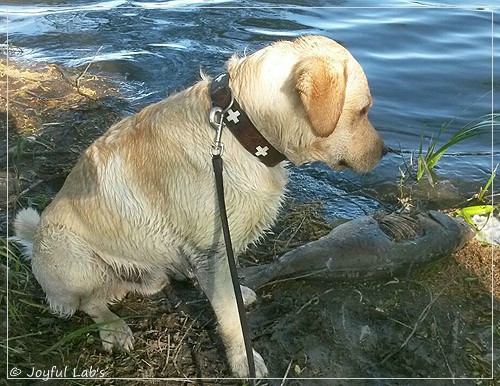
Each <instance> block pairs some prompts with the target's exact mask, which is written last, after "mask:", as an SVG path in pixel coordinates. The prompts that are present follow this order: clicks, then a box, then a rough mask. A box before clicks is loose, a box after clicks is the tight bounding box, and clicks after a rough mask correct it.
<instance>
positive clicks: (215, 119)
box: [208, 93, 234, 156]
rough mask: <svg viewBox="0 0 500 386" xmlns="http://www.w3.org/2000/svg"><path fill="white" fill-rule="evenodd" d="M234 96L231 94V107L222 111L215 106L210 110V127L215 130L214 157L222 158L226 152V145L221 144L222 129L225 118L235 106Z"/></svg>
mask: <svg viewBox="0 0 500 386" xmlns="http://www.w3.org/2000/svg"><path fill="white" fill-rule="evenodd" d="M233 102H234V96H233V93H231V101H230V102H229V105H228V106H227V107H226V108H225V109H222V108H221V107H218V106H214V107H212V108H211V109H210V114H209V115H208V120H209V122H210V125H211V126H212V127H213V128H214V129H215V140H214V144H213V146H212V155H213V156H221V155H222V153H223V152H224V144H223V143H222V142H221V137H222V128H223V127H224V116H225V115H226V113H227V112H228V110H229V109H230V108H231V107H232V106H233Z"/></svg>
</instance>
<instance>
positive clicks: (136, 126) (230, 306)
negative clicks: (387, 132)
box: [14, 36, 383, 377]
mask: <svg viewBox="0 0 500 386" xmlns="http://www.w3.org/2000/svg"><path fill="white" fill-rule="evenodd" d="M227 70H228V72H229V73H230V77H231V82H230V86H231V88H232V90H233V92H234V94H235V97H236V98H237V100H238V101H239V102H240V104H241V105H242V107H243V108H244V109H245V111H246V112H247V114H248V115H249V117H250V118H251V120H252V121H253V123H254V124H255V125H256V127H257V128H258V129H259V130H260V131H261V132H262V134H263V135H264V136H265V137H266V138H267V139H268V140H269V141H270V142H271V143H272V144H273V145H274V146H275V147H276V148H277V149H278V150H279V151H281V152H283V153H284V154H285V155H286V156H287V157H288V159H289V160H290V161H291V162H293V163H295V164H301V163H303V162H308V161H323V162H326V163H327V164H329V165H330V166H332V167H337V168H342V167H344V166H345V165H348V166H349V167H351V168H352V169H354V170H355V171H361V172H364V171H367V170H370V169H371V168H372V167H374V166H375V165H376V163H377V162H378V161H379V159H380V157H381V156H382V149H383V142H382V140H381V139H380V137H379V135H378V134H377V132H376V131H375V130H374V129H373V127H372V126H371V124H370V122H369V121H368V118H367V114H368V109H369V106H371V97H370V94H369V88H368V84H367V81H366V78H365V76H364V73H363V71H362V69H361V67H360V66H359V64H358V63H357V62H356V61H355V60H354V59H353V58H352V56H351V55H350V54H349V53H348V51H347V50H346V49H345V48H343V47H341V46H340V45H339V44H337V43H335V42H333V41H332V40H330V39H327V38H323V37H318V36H309V37H303V38H300V39H298V40H296V41H294V42H278V43H275V44H274V45H271V46H269V47H267V48H264V49H263V50H260V51H258V52H256V53H254V54H252V55H249V56H246V57H237V56H233V57H232V58H231V59H230V60H229V62H228V64H227ZM209 82H210V80H209V79H203V80H201V81H200V82H198V83H197V84H195V85H194V86H192V87H190V88H188V89H186V90H184V91H182V92H180V93H178V94H175V95H172V96H170V97H168V98H167V99H165V100H163V101H161V102H159V103H156V104H153V105H151V106H149V107H146V108H145V109H143V110H142V111H141V112H139V113H138V114H136V115H134V116H132V117H127V118H125V119H123V120H122V121H120V122H119V123H117V124H116V125H114V126H112V127H111V128H110V129H109V130H108V131H107V132H106V133H105V134H104V135H103V136H102V137H100V138H99V139H97V140H96V141H95V142H94V143H93V144H92V145H91V146H90V147H89V148H88V149H87V150H86V151H85V152H84V154H83V155H82V156H81V158H80V159H79V161H78V163H77V164H76V166H75V167H74V169H73V170H72V172H71V173H70V175H69V176H68V178H67V180H66V182H65V184H64V186H63V187H62V189H61V190H60V192H59V193H58V194H57V196H56V197H55V199H54V200H53V202H52V203H51V204H50V205H49V206H48V207H47V208H46V209H45V210H44V212H43V214H42V215H41V217H40V218H39V217H38V214H37V213H36V212H35V211H34V210H32V209H26V210H24V211H21V212H20V213H19V214H18V216H17V218H16V219H15V222H14V227H15V229H16V233H17V238H18V240H21V242H22V244H23V245H24V246H25V248H26V251H27V253H28V254H29V255H30V256H32V259H31V263H32V269H33V273H34V275H35V277H36V278H37V280H38V282H39V283H40V285H41V286H42V288H43V289H44V291H45V292H46V296H47V300H48V302H49V304H50V306H51V308H52V310H54V311H55V312H57V313H58V314H60V315H62V316H70V315H72V314H73V313H74V312H75V311H76V310H78V309H79V310H82V311H84V312H86V313H87V314H89V315H90V316H91V317H92V318H93V320H94V321H95V322H96V323H100V335H101V339H102V341H103V346H104V348H105V349H106V350H109V351H111V350H112V349H114V348H116V347H118V348H122V349H126V350H130V349H132V347H133V336H132V332H131V331H130V328H129V327H128V326H127V325H126V324H125V322H123V320H121V319H120V318H119V317H118V316H116V315H115V314H113V313H112V312H111V311H110V310H109V309H108V304H109V303H110V302H115V301H118V300H120V299H121V298H122V297H123V296H124V295H125V294H126V293H127V292H130V291H135V292H139V293H142V294H145V295H148V294H152V293H155V292H158V291H160V290H161V289H162V288H163V287H164V286H165V285H167V284H168V282H169V281H170V279H171V278H180V277H188V278H196V279H197V280H198V281H199V283H200V285H201V288H202V289H203V291H204V292H205V294H206V295H207V297H208V299H209V300H210V302H211V304H212V307H213V308H214V310H215V313H216V315H217V319H218V322H219V326H220V332H221V334H222V337H223V340H224V343H225V345H226V349H227V356H228V359H229V362H230V365H231V368H232V371H233V373H234V374H235V375H236V376H240V377H245V376H247V375H248V366H247V364H246V354H245V351H244V346H243V339H242V336H241V331H240V326H239V322H238V314H237V310H236V305H235V301H234V295H233V290H232V287H231V280H230V277H229V271H228V268H227V262H226V257H225V253H224V244H223V238H222V233H221V227H220V223H219V219H218V212H217V203H216V193H215V187H214V178H213V171H212V166H211V155H210V147H211V145H212V141H213V136H214V132H213V129H212V128H211V126H210V125H209V123H208V111H209V109H210V100H209V96H208V86H209ZM222 141H223V143H224V146H225V152H224V155H223V160H224V178H225V194H226V201H227V202H226V205H227V208H228V217H229V224H230V227H231V232H232V239H233V247H234V250H235V254H236V255H238V254H239V253H241V252H242V251H243V250H244V249H245V248H246V246H247V245H248V244H249V243H252V242H255V241H256V240H258V239H259V238H260V237H261V236H262V234H263V233H264V232H265V231H266V230H267V229H269V227H270V226H271V225H272V223H273V221H274V219H275V218H276V216H277V214H278V211H279V209H280V207H281V203H282V199H283V194H284V190H285V184H286V182H287V171H286V168H285V165H284V164H280V165H278V166H275V167H273V168H268V167H266V166H264V165H263V164H262V163H260V162H259V161H258V160H257V158H255V157H254V156H253V155H251V154H250V153H248V152H247V151H246V150H244V149H243V148H242V147H241V145H240V144H239V143H238V142H237V141H236V139H235V138H233V137H232V135H231V134H230V133H229V132H228V131H227V130H226V131H225V132H224V133H223V137H222ZM244 293H245V296H246V300H247V302H251V301H254V300H255V294H254V293H253V291H251V290H249V289H244ZM255 357H256V368H257V375H258V376H259V377H265V376H266V375H267V369H266V366H265V364H264V361H263V360H262V358H261V357H260V355H259V354H258V353H256V352H255Z"/></svg>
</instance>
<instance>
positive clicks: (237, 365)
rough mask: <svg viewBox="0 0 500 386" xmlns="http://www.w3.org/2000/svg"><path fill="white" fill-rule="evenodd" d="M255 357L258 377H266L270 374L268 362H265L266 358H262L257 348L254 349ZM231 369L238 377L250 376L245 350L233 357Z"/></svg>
mask: <svg viewBox="0 0 500 386" xmlns="http://www.w3.org/2000/svg"><path fill="white" fill-rule="evenodd" d="M253 359H254V363H255V376H256V378H266V377H267V374H268V371H267V367H266V364H265V363H264V359H262V357H261V356H260V354H259V353H258V352H257V351H255V350H253ZM231 369H232V371H233V374H234V375H235V376H236V377H238V378H248V377H249V376H250V373H249V371H248V361H247V356H246V354H245V351H243V352H242V353H241V354H239V355H235V356H234V357H233V358H231Z"/></svg>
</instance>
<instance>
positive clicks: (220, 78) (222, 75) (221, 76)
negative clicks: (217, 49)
mask: <svg viewBox="0 0 500 386" xmlns="http://www.w3.org/2000/svg"><path fill="white" fill-rule="evenodd" d="M225 76H226V74H220V75H219V76H218V77H217V78H215V79H214V80H215V81H216V82H220V81H221V80H222V78H224V77H225Z"/></svg>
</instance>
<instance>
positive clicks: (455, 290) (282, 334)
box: [0, 61, 500, 385]
mask: <svg viewBox="0 0 500 386" xmlns="http://www.w3.org/2000/svg"><path fill="white" fill-rule="evenodd" d="M11 65H12V67H10V68H9V71H8V72H9V132H8V138H9V143H8V146H7V141H6V140H4V141H3V142H2V146H3V149H4V154H5V156H4V157H3V158H2V159H1V162H0V168H1V169H2V171H3V172H4V175H5V178H10V180H11V184H9V186H10V189H11V190H10V193H9V197H8V203H9V210H10V214H13V213H14V212H15V211H16V210H17V209H19V208H20V207H23V206H27V205H34V206H36V207H38V208H39V209H40V210H42V209H43V208H44V207H45V206H46V205H47V204H48V203H49V202H50V200H51V199H52V197H53V195H54V194H55V192H56V191H57V189H58V188H59V187H60V186H61V184H62V182H63V181H64V178H65V177H66V175H67V173H68V171H69V170H70V169H71V167H72V165H73V164H74V162H75V161H76V159H77V157H78V155H79V154H80V153H81V151H82V150H83V149H85V147H86V146H87V145H88V144H89V143H90V142H91V141H92V140H93V139H95V138H96V137H97V136H98V135H99V134H101V133H102V132H103V131H104V130H106V128H107V127H109V125H110V124H112V123H113V122H115V121H116V120H118V119H119V118H120V117H121V116H122V115H124V114H127V113H129V112H130V111H131V108H130V106H129V105H128V104H127V102H126V100H125V99H124V98H123V97H122V96H121V94H120V89H119V85H118V83H115V82H113V81H112V80H109V79H106V78H105V77H102V76H99V75H96V74H91V73H90V72H87V73H85V74H83V75H82V71H83V69H82V70H80V71H74V70H69V69H64V68H60V67H57V66H53V65H40V64H38V65H32V64H27V63H13V62H12V63H11ZM6 72H7V69H6V67H5V61H0V76H1V77H0V90H1V93H0V94H1V95H2V97H3V98H4V100H5V99H6V86H7V84H6V81H7V77H6ZM77 79H80V80H79V81H77ZM82 87H84V88H82ZM1 108H2V109H4V103H2V107H1ZM0 115H2V118H5V117H6V111H5V109H4V110H0ZM0 124H1V126H0V129H1V130H2V133H5V135H4V136H3V137H2V138H7V131H6V129H7V125H6V120H5V119H1V122H0ZM7 159H8V160H9V170H6V165H7ZM7 176H8V177H7ZM2 208H5V207H4V206H2ZM441 209H449V208H441ZM2 210H3V211H2V213H1V214H0V215H1V221H0V223H1V224H2V230H3V231H4V232H5V230H6V227H5V225H6V223H7V221H8V220H9V219H7V218H6V212H5V209H2ZM334 225H335V224H328V223H326V222H325V220H324V216H323V213H322V204H321V203H309V204H306V205H297V204H296V203H295V202H294V201H293V199H290V200H289V201H288V202H287V205H286V207H285V210H284V211H283V213H282V215H281V216H280V218H279V221H278V223H277V224H276V226H275V227H274V229H273V232H272V233H270V234H269V235H267V237H266V238H265V239H264V240H263V242H262V244H260V245H258V246H255V247H254V246H252V247H251V248H250V249H249V250H248V252H247V253H246V254H245V255H244V256H243V257H242V259H241V262H242V264H243V265H246V266H251V265H255V264H263V263H270V262H272V261H274V260H276V259H277V258H278V257H279V256H281V255H282V254H283V253H285V252H286V251H288V250H290V249H292V248H295V247H297V246H299V245H302V244H304V243H306V242H308V241H311V240H313V239H317V238H319V237H321V236H324V235H325V234H327V233H329V232H330V231H331V229H332V228H333V226H334ZM3 243H4V244H5V241H4V240H3ZM11 248H12V250H11V251H12V253H11V254H10V255H9V286H8V289H9V302H10V305H9V338H10V340H9V349H10V351H9V367H10V368H13V367H16V368H18V369H19V370H20V372H21V373H20V375H19V377H21V376H26V377H27V375H28V374H30V373H31V371H32V370H33V369H34V368H35V369H50V368H52V366H56V368H57V369H64V368H66V367H67V368H68V371H69V372H68V375H73V374H76V375H78V374H82V373H83V372H84V371H85V370H87V371H88V370H90V369H94V370H96V369H98V370H99V371H98V372H97V373H96V377H99V378H100V377H101V375H102V376H103V377H104V378H117V379H120V378H133V380H128V381H124V380H117V379H107V380H106V379H96V380H93V381H83V382H82V381H81V379H79V380H78V382H79V383H81V384H96V385H101V384H117V385H120V384H142V382H141V381H140V380H138V378H155V379H157V378H186V379H185V380H184V381H173V380H169V381H166V380H165V381H162V382H161V383H159V384H172V385H176V384H199V385H202V384H206V385H208V384H216V385H219V384H221V385H222V384H227V385H235V384H241V383H240V382H237V381H234V380H223V379H224V378H227V377H230V373H229V370H228V367H227V363H226V360H225V356H224V349H223V346H222V342H221V340H220V338H219V336H218V334H217V328H216V325H215V317H214V315H213V313H212V310H211V308H210V306H209V304H208V302H207V301H206V299H205V297H204V296H203V294H202V293H201V291H200V290H199V288H197V286H196V284H190V283H174V284H173V285H172V286H171V287H169V288H167V289H165V290H164V291H163V292H162V293H160V294H157V295H155V296H153V297H150V298H143V297H139V296H135V295H129V296H128V297H127V299H125V300H124V301H122V302H120V303H119V304H117V305H115V306H114V312H116V313H117V314H119V315H123V316H127V317H128V318H126V319H127V322H128V323H129V325H130V326H131V329H132V331H133V332H134V337H135V342H136V343H135V350H134V351H133V352H132V353H129V354H127V353H117V354H113V355H108V354H106V353H104V352H103V351H102V349H101V343H100V341H99V337H98V334H97V332H96V328H95V326H93V325H92V322H91V320H90V318H89V317H87V316H86V315H83V314H81V313H78V314H77V315H75V316H74V317H72V318H71V319H69V320H62V319H58V318H56V317H55V316H53V315H51V314H50V312H49V311H48V309H47V307H46V305H45V303H44V299H43V298H44V295H43V293H42V291H41V289H40V287H39V285H38V284H37V283H36V281H35V280H34V278H33V276H32V275H31V272H30V267H29V265H28V264H26V263H24V262H22V261H21V260H19V258H18V251H17V250H16V249H15V247H14V246H11ZM2 255H3V256H4V257H5V259H6V258H7V254H6V249H5V245H4V246H3V248H2ZM498 256H499V255H498V249H495V250H492V248H491V247H490V246H485V245H482V244H480V243H478V242H475V241H473V242H470V243H468V244H467V245H466V246H465V247H464V248H462V249H461V250H460V251H459V252H457V253H455V254H454V255H453V256H451V257H444V258H442V259H440V260H439V261H437V262H435V263H432V264H428V265H420V266H419V265H416V264H415V265H409V266H408V267H406V269H404V270H403V271H401V272H398V273H397V274H394V275H388V276H387V277H383V278H377V279H376V280H357V281H352V280H349V281H346V280H324V279H321V280H320V279H317V278H316V279H313V278H295V279H293V280H290V279H288V280H276V281H274V282H271V283H269V284H267V285H265V286H263V287H262V288H261V289H260V290H259V291H258V296H259V302H258V304H257V305H256V306H255V307H254V308H253V309H252V310H251V311H250V321H251V324H252V326H253V331H254V345H255V348H256V349H257V350H258V351H259V352H260V353H261V354H262V356H263V357H264V358H265V360H266V362H267V365H268V367H269V370H270V374H271V376H272V377H274V378H276V379H275V380H269V381H266V382H261V384H266V383H267V384H273V385H274V384H276V385H280V384H282V382H284V383H283V384H286V385H332V384H335V385H337V384H338V385H347V384H349V385H357V384H359V385H364V384H379V385H391V384H404V385H407V384H417V382H416V381H410V380H405V381H395V380H389V379H386V380H382V379H380V380H378V381H367V380H349V381H346V380H335V381H333V380H329V381H322V380H318V379H315V380H311V379H309V380H305V379H303V378H453V377H454V378H490V377H491V376H492V368H493V369H495V370H496V371H498V370H500V368H499V362H498V359H499V357H500V352H499V351H498V349H495V350H496V351H494V352H492V351H491V347H492V339H494V340H495V346H496V347H500V346H499V343H500V324H499V323H498V320H499V318H498V317H499V316H500V305H499V303H498V298H499V296H500V293H499V291H498V289H495V290H494V292H493V293H492V289H491V279H492V276H493V277H494V278H495V279H498V280H500V277H499V276H500V275H499V272H498V268H496V269H495V271H494V272H492V271H491V269H492V264H491V262H492V259H494V260H495V261H497V260H498V258H499V257H498ZM5 259H4V260H3V262H2V265H1V269H2V272H6V264H5V261H6V260H5ZM3 284H4V286H3V287H2V288H4V289H3V290H2V296H1V302H2V310H1V312H2V316H4V318H3V320H4V322H3V327H6V325H5V323H6V322H5V320H6V316H7V315H6V308H7V307H6V306H7V305H6V296H5V295H6V291H7V290H6V283H3ZM492 296H493V297H492ZM492 305H493V308H492ZM492 312H493V313H494V314H495V315H496V317H497V318H496V320H495V324H493V325H492V316H493V315H492ZM2 330H3V331H5V328H3V329H2ZM492 330H493V331H492ZM3 355H4V357H5V355H6V352H5V351H3ZM492 362H494V363H493V364H492ZM0 371H5V369H3V370H0ZM194 378H211V379H210V380H204V381H200V380H194ZM214 378H216V380H214ZM285 378H286V379H285ZM297 378H302V379H300V380H298V379H297ZM187 379H189V380H187ZM283 379H285V380H284V381H283ZM40 382H41V381H40ZM443 382H448V383H450V382H451V381H443V380H439V381H438V380H436V381H431V380H428V381H426V382H425V384H436V385H442V384H444V383H443ZM63 383H65V384H74V383H73V381H70V380H67V381H63ZM421 383H422V382H418V384H421ZM457 383H458V384H483V385H484V384H486V385H487V384H491V385H493V384H495V381H494V380H488V379H484V380H481V381H474V380H467V381H457ZM9 384H32V380H19V381H17V383H16V382H15V381H9Z"/></svg>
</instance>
